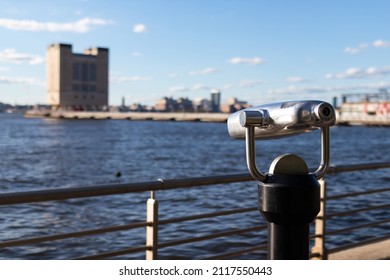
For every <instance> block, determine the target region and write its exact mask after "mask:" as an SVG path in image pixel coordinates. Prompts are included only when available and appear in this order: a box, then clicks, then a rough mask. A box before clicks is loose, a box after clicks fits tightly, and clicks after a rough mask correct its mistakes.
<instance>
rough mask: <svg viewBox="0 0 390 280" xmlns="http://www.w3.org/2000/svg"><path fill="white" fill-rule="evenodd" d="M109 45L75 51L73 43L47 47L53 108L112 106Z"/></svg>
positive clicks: (75, 108) (91, 108)
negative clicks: (107, 46) (109, 88)
mask: <svg viewBox="0 0 390 280" xmlns="http://www.w3.org/2000/svg"><path fill="white" fill-rule="evenodd" d="M108 55H109V51H108V49H107V48H90V49H86V50H85V51H84V53H83V54H78V53H72V45H68V44H52V45H50V46H49V47H48V48H47V54H46V72H47V73H46V75H47V98H48V100H47V101H48V103H49V104H50V105H51V106H52V107H53V108H63V109H73V110H104V109H106V108H108Z"/></svg>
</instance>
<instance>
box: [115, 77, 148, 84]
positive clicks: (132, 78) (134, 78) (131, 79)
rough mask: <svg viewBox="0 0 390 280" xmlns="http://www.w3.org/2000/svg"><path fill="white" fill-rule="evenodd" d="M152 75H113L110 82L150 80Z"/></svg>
mask: <svg viewBox="0 0 390 280" xmlns="http://www.w3.org/2000/svg"><path fill="white" fill-rule="evenodd" d="M151 79H152V77H142V76H131V77H126V76H111V77H110V82H111V83H126V82H137V81H149V80H151Z"/></svg>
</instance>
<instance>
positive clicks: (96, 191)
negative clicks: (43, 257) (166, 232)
mask: <svg viewBox="0 0 390 280" xmlns="http://www.w3.org/2000/svg"><path fill="white" fill-rule="evenodd" d="M381 168H390V162H378V163H370V164H355V165H340V166H331V167H330V168H329V174H337V173H343V172H353V171H361V170H372V169H381ZM253 180H254V179H253V178H252V177H251V176H250V175H249V174H247V173H242V174H229V175H218V176H207V177H196V178H184V179H168V180H162V179H159V180H157V181H149V182H139V183H124V184H105V185H98V186H86V187H69V188H59V189H49V190H32V191H23V192H9V193H2V194H0V206H6V205H15V204H23V203H36V202H45V201H57V200H65V199H76V198H87V197H97V196H108V195H116V194H125V193H138V192H149V191H151V192H155V191H163V190H174V189H179V188H193V187H205V186H210V185H219V184H231V183H240V182H247V181H253ZM387 191H390V188H387V187H386V188H381V189H377V190H368V191H361V192H355V193H346V194H340V195H333V196H329V197H326V200H334V199H343V198H348V197H351V196H359V195H369V194H374V193H384V192H387ZM323 200H324V199H323ZM389 207H390V204H382V205H373V206H369V207H364V208H361V209H353V210H349V211H344V212H339V213H329V214H325V215H324V216H323V217H319V219H325V220H326V219H331V218H333V217H336V216H347V215H351V214H355V213H358V212H361V211H371V210H376V209H387V208H389ZM252 211H257V208H256V207H249V208H240V209H231V210H225V211H217V212H212V213H203V214H198V215H191V216H184V217H175V218H169V219H165V220H159V221H146V222H141V221H138V222H133V223H130V224H124V225H114V226H110V227H103V228H97V229H89V230H83V231H76V232H70V233H62V234H54V235H48V236H38V237H31V238H24V239H23V238H22V239H20V240H6V241H2V242H0V248H6V247H12V246H23V245H28V244H34V243H40V242H49V241H56V240H63V239H67V238H78V237H83V236H89V235H96V234H105V233H110V232H116V231H125V230H132V229H136V228H142V227H147V228H148V227H151V228H154V229H157V227H158V226H163V225H169V224H172V223H179V222H184V221H192V220H199V219H207V218H213V217H220V216H226V215H233V214H242V213H247V212H252ZM388 222H389V220H388V219H387V220H384V221H377V222H375V223H374V222H373V223H368V224H366V225H357V226H353V227H349V228H346V229H340V230H333V231H329V232H325V226H324V229H323V230H324V231H323V232H322V233H318V232H316V233H315V236H314V237H316V238H318V237H321V238H325V236H326V235H333V234H340V233H343V232H348V231H352V230H357V229H360V228H364V227H370V226H375V225H381V224H386V223H388ZM266 228H267V226H266V225H259V226H253V227H249V228H244V229H238V230H237V229H231V230H225V231H220V232H214V233H211V234H205V235H202V236H197V237H191V238H183V239H179V240H171V241H165V242H163V243H157V242H156V243H154V244H152V245H145V246H136V247H132V248H123V249H119V250H115V251H111V252H102V253H100V254H99V253H98V254H95V255H90V256H83V257H79V258H77V259H101V258H112V257H116V256H121V255H127V254H132V253H137V252H142V251H151V250H156V251H157V249H163V248H168V247H172V246H178V245H182V244H189V243H193V242H199V241H204V240H211V239H214V238H219V237H226V236H231V235H237V234H243V233H248V232H259V231H260V230H264V229H266ZM324 240H325V239H324ZM266 248H267V246H266V245H258V246H253V247H250V248H246V249H241V250H237V251H234V252H228V253H224V254H218V255H215V256H212V257H209V258H208V259H223V258H229V257H235V256H239V255H241V254H245V253H250V252H253V251H261V250H266ZM332 250H335V249H334V248H333V249H332ZM312 255H313V256H318V255H321V253H318V252H313V254H312Z"/></svg>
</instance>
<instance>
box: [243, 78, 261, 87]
mask: <svg viewBox="0 0 390 280" xmlns="http://www.w3.org/2000/svg"><path fill="white" fill-rule="evenodd" d="M262 83H263V82H262V81H255V80H245V81H241V82H240V83H239V84H238V86H239V87H241V88H248V87H254V86H257V85H259V84H262Z"/></svg>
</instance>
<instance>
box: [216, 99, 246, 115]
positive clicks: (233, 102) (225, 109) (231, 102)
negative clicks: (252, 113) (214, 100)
mask: <svg viewBox="0 0 390 280" xmlns="http://www.w3.org/2000/svg"><path fill="white" fill-rule="evenodd" d="M248 107H250V105H249V104H248V102H246V101H241V100H238V99H237V98H235V97H230V98H229V99H228V102H227V103H226V104H222V105H221V112H222V113H234V112H236V111H239V110H242V109H245V108H248Z"/></svg>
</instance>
